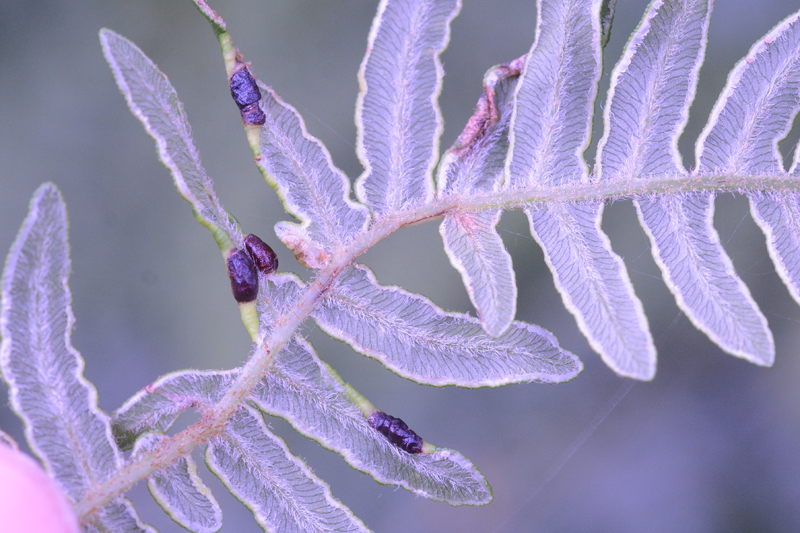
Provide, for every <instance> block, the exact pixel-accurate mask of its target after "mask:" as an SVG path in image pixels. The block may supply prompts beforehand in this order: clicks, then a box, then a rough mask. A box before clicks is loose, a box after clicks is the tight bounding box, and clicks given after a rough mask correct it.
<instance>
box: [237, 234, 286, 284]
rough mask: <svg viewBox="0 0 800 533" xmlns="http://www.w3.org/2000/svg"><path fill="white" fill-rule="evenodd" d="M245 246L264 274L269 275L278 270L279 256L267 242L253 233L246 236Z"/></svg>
mask: <svg viewBox="0 0 800 533" xmlns="http://www.w3.org/2000/svg"><path fill="white" fill-rule="evenodd" d="M244 247H245V248H247V252H248V253H249V254H250V257H251V258H252V259H253V262H254V263H255V264H256V268H257V269H259V270H260V271H261V272H262V273H263V274H266V275H269V274H272V273H273V272H275V271H276V270H278V256H277V255H276V254H275V251H274V250H273V249H272V248H270V247H269V245H268V244H267V243H265V242H264V241H262V240H261V239H259V238H258V237H256V236H255V235H253V234H252V233H251V234H250V235H248V236H247V237H245V238H244Z"/></svg>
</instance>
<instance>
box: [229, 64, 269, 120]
mask: <svg viewBox="0 0 800 533" xmlns="http://www.w3.org/2000/svg"><path fill="white" fill-rule="evenodd" d="M239 64H240V65H241V63H239ZM230 86H231V96H233V101H234V102H236V105H237V106H239V112H240V113H241V114H242V120H243V121H244V123H245V124H255V125H258V126H261V125H262V124H264V122H266V121H267V117H266V116H265V115H264V112H263V111H261V108H260V107H258V101H259V100H261V91H259V90H258V85H257V84H256V80H255V78H253V76H252V75H251V74H250V71H249V70H247V67H245V66H244V65H242V68H241V69H240V70H237V71H236V72H234V73H233V75H232V76H231V81H230Z"/></svg>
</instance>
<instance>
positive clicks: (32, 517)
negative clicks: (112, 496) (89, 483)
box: [0, 445, 79, 533]
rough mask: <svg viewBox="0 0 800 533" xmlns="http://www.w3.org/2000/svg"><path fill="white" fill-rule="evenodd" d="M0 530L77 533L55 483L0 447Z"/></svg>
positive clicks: (8, 532) (22, 457)
mask: <svg viewBox="0 0 800 533" xmlns="http://www.w3.org/2000/svg"><path fill="white" fill-rule="evenodd" d="M0 531H2V532H3V533H78V532H79V528H78V520H77V518H75V515H74V514H73V512H72V508H71V507H70V504H69V502H68V501H67V498H66V496H65V495H64V493H63V492H62V491H61V489H60V488H59V486H58V485H56V483H55V481H53V480H52V479H50V477H49V476H48V475H47V474H46V473H45V471H44V470H43V469H42V467H41V466H39V465H38V464H37V463H36V462H35V461H34V460H33V459H31V458H30V457H28V456H27V455H25V454H24V453H22V452H19V451H17V450H14V449H13V448H10V447H8V446H3V445H0Z"/></svg>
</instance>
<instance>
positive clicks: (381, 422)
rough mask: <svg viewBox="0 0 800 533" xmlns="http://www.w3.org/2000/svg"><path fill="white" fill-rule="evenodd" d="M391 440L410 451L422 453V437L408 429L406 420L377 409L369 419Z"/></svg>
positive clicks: (370, 423)
mask: <svg viewBox="0 0 800 533" xmlns="http://www.w3.org/2000/svg"><path fill="white" fill-rule="evenodd" d="M367 422H369V425H370V426H372V427H373V428H375V429H376V430H378V432H379V433H380V434H381V435H383V436H384V437H386V438H387V439H388V440H389V442H391V443H392V444H394V445H395V446H397V447H398V448H400V449H401V450H403V451H406V452H408V453H422V438H421V437H420V436H419V435H417V434H416V433H414V431H412V430H410V429H408V426H407V425H406V423H405V422H403V421H402V420H400V419H399V418H395V417H393V416H392V415H387V414H386V413H384V412H383V411H375V412H374V413H372V414H371V415H369V418H368V419H367Z"/></svg>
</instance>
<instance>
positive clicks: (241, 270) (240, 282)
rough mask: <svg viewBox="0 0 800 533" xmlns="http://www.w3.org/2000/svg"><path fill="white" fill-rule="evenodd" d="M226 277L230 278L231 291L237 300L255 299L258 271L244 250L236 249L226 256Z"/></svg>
mask: <svg viewBox="0 0 800 533" xmlns="http://www.w3.org/2000/svg"><path fill="white" fill-rule="evenodd" d="M228 277H229V278H231V292H233V297H234V298H235V299H236V301H237V302H239V303H245V302H252V301H253V300H255V299H256V296H258V271H257V270H256V265H255V263H253V259H252V258H251V257H250V254H248V253H247V252H246V251H245V250H236V251H235V252H233V253H231V255H229V256H228Z"/></svg>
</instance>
